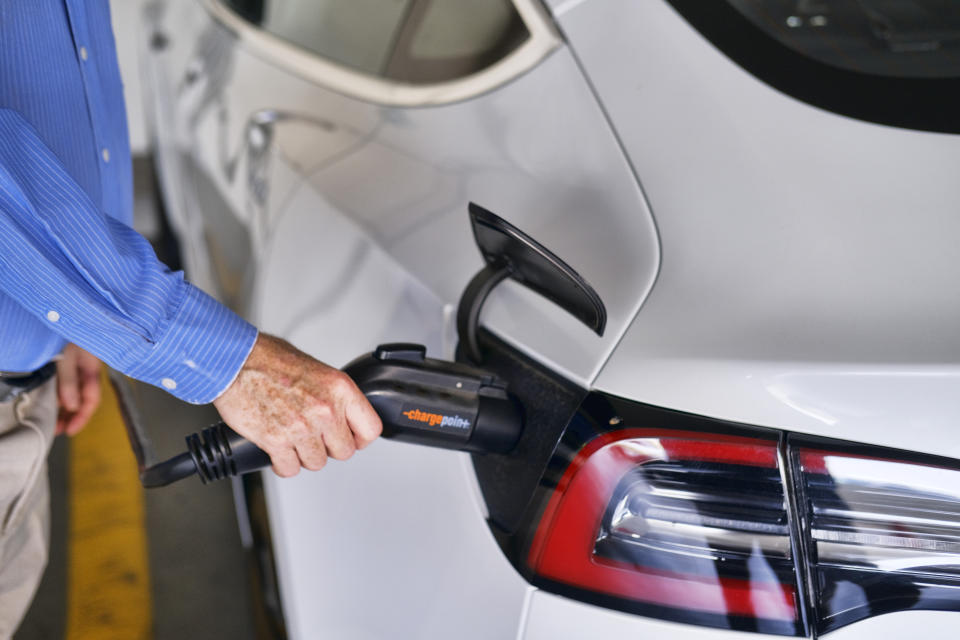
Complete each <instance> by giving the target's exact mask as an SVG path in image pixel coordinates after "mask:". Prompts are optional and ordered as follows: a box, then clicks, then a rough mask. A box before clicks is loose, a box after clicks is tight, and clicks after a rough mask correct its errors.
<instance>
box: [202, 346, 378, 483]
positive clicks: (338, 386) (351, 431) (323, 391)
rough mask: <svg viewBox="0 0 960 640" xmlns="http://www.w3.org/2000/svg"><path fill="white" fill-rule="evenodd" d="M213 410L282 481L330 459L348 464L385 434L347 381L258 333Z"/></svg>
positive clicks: (307, 357)
mask: <svg viewBox="0 0 960 640" xmlns="http://www.w3.org/2000/svg"><path fill="white" fill-rule="evenodd" d="M213 404H214V406H215V407H216V408H217V411H219V412H220V415H221V417H223V419H224V421H225V422H226V423H227V424H228V425H230V427H231V428H232V429H233V430H234V431H236V432H237V433H239V434H240V435H242V436H243V437H245V438H247V439H248V440H250V441H252V442H253V443H254V444H256V445H257V446H258V447H260V448H261V449H263V450H264V451H266V452H267V453H268V454H270V459H271V461H272V462H273V470H274V471H275V472H276V474H277V475H279V476H283V477H288V476H294V475H296V474H297V472H299V471H300V466H301V465H302V466H303V467H305V468H307V469H310V470H311V471H317V470H319V469H321V468H322V467H323V465H324V464H326V462H327V458H328V457H330V458H334V459H336V460H346V459H347V458H349V457H350V456H351V455H353V452H354V451H355V450H357V449H362V448H364V447H365V446H367V445H368V444H370V443H371V442H373V441H374V440H375V439H376V438H377V436H379V435H380V431H381V430H382V429H383V426H382V425H381V423H380V417H379V416H377V414H376V412H375V411H374V410H373V407H371V406H370V403H369V402H367V399H366V397H365V396H364V395H363V393H361V391H360V389H358V388H357V385H355V384H354V383H353V381H352V380H351V379H350V378H349V376H347V375H346V374H345V373H343V372H341V371H340V370H339V369H334V368H332V367H328V366H327V365H325V364H323V363H322V362H319V361H318V360H315V359H313V358H311V357H310V356H308V355H307V354H305V353H303V352H302V351H299V350H298V349H297V348H296V347H294V346H292V345H291V344H289V343H287V342H285V341H283V340H280V339H279V338H275V337H273V336H269V335H266V334H263V333H261V334H260V336H259V337H258V338H257V342H256V344H255V345H254V347H253V351H251V352H250V357H248V358H247V362H246V363H245V364H244V365H243V368H242V369H241V370H240V373H239V375H237V379H236V380H234V382H233V384H232V385H230V387H229V388H228V389H227V390H226V391H225V392H223V394H221V395H220V397H219V398H217V399H216V400H214V401H213Z"/></svg>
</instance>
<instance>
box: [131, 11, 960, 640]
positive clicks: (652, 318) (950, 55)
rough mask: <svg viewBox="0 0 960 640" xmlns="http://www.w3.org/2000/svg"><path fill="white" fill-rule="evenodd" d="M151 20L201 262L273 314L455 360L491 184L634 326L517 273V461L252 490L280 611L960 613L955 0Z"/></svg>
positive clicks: (923, 630)
mask: <svg viewBox="0 0 960 640" xmlns="http://www.w3.org/2000/svg"><path fill="white" fill-rule="evenodd" d="M146 28H147V30H148V36H149V37H148V38H147V40H148V41H149V43H150V45H149V47H148V49H147V51H145V64H144V67H145V69H146V72H147V75H148V78H149V82H148V85H149V97H150V102H151V111H152V121H153V127H154V142H155V149H156V154H157V160H158V167H159V174H160V179H161V184H162V190H163V195H164V198H165V201H166V206H167V210H168V215H169V218H170V220H171V223H172V225H173V227H174V229H175V231H176V232H177V235H178V236H179V238H180V241H181V244H182V252H183V257H184V262H185V266H186V269H187V272H188V276H189V277H190V278H191V279H192V280H193V282H195V283H197V284H198V285H200V286H201V287H203V288H205V289H207V290H208V291H210V292H211V293H213V294H214V295H217V296H218V297H219V298H220V299H221V300H223V301H224V302H226V303H227V304H229V305H231V306H232V307H233V308H234V309H236V310H237V311H238V312H240V313H242V314H243V315H244V316H246V317H247V318H249V319H250V320H251V321H253V322H254V323H256V324H257V325H258V326H260V327H261V328H262V329H263V330H265V331H268V332H272V333H275V334H278V335H280V336H283V337H285V338H287V339H288V340H290V341H291V342H293V343H294V344H296V345H298V346H299V347H301V348H303V349H304V350H306V351H308V352H309V353H311V354H312V355H314V356H316V357H318V358H320V359H322V360H324V361H326V362H329V363H331V364H335V365H337V366H342V365H344V364H346V363H347V362H349V361H350V360H352V359H353V358H354V357H356V356H358V355H360V354H362V353H365V352H370V351H371V350H372V349H373V348H374V347H375V346H376V345H377V344H379V343H385V342H400V341H403V342H415V343H420V344H423V345H426V347H427V350H428V353H429V355H430V356H432V357H434V358H441V359H446V360H453V359H454V358H456V357H458V352H457V342H458V338H457V330H456V309H457V304H458V301H459V299H460V297H461V293H462V292H463V290H464V287H465V286H466V285H467V283H468V282H469V281H470V279H471V277H472V276H473V275H474V274H475V273H476V272H477V271H478V270H480V269H481V268H482V267H483V266H484V257H485V256H482V255H481V252H480V251H479V250H478V247H477V244H476V242H475V238H474V236H473V233H472V230H471V221H470V218H469V217H468V213H467V211H468V203H469V202H474V203H476V204H478V205H480V206H482V207H483V208H485V209H487V210H489V211H491V212H493V213H495V214H496V215H498V216H499V217H500V218H502V219H503V220H506V221H507V222H508V223H509V224H510V225H512V227H514V228H516V229H518V230H519V231H520V232H522V233H523V234H526V235H527V236H529V237H530V238H532V239H533V240H535V241H536V242H537V243H540V244H541V245H543V246H544V247H546V248H547V249H548V250H549V251H550V252H552V254H553V255H554V256H556V257H557V258H558V259H559V260H561V261H562V262H564V263H566V264H567V265H569V268H570V270H571V271H572V272H575V273H576V274H578V276H579V277H580V278H582V280H583V281H584V282H585V283H586V284H587V286H588V287H589V288H590V289H591V290H592V291H594V292H595V294H596V297H597V299H598V300H599V304H600V306H599V307H596V308H597V309H601V308H602V310H603V312H604V313H605V324H603V323H601V326H598V323H597V322H593V323H592V326H588V324H590V323H587V322H584V319H583V317H577V316H576V315H574V313H568V311H571V310H572V308H571V307H570V306H569V305H563V304H560V305H558V304H557V302H556V299H557V298H561V300H560V301H561V302H563V300H562V298H563V296H562V295H555V296H554V298H555V299H554V300H551V299H548V297H549V296H547V297H545V296H544V295H541V294H542V293H544V290H545V289H544V287H541V290H540V291H536V290H533V289H531V288H529V287H526V286H523V284H522V283H520V282H517V281H516V280H508V281H507V282H505V283H503V284H501V285H500V286H498V287H497V288H496V289H495V290H493V291H492V293H491V294H490V296H489V299H488V301H487V304H486V306H485V307H484V309H483V314H482V316H481V318H480V322H481V324H482V326H483V327H484V329H485V331H482V332H480V334H479V336H480V345H479V346H480V349H481V350H482V354H483V355H482V359H483V363H482V365H483V366H484V367H488V368H489V369H490V370H491V371H494V372H495V373H496V374H497V375H499V376H500V377H502V378H503V379H505V380H506V381H507V382H508V384H509V387H510V389H511V391H512V392H513V393H514V394H516V396H517V397H518V398H519V400H520V402H521V403H522V404H523V407H524V410H525V416H526V420H525V427H524V431H523V435H522V437H521V439H520V441H519V443H518V444H517V445H516V447H515V448H514V449H513V450H512V452H511V453H509V454H497V453H487V454H482V453H475V454H468V453H464V452H456V451H449V450H443V449H436V448H428V447H423V446H417V445H412V444H408V443H403V442H397V441H391V440H388V439H381V440H380V441H378V442H377V443H376V444H374V445H373V446H372V447H370V448H369V449H367V450H365V451H362V452H360V453H358V454H357V455H355V456H354V457H353V458H352V459H351V460H350V461H349V462H347V463H338V462H333V463H331V464H329V465H328V466H327V468H325V469H324V470H323V471H321V472H319V473H308V472H303V473H301V474H300V475H298V476H297V477H296V478H294V479H290V480H282V479H279V478H277V477H275V476H274V475H273V474H269V473H267V474H263V475H262V477H259V479H258V478H251V479H248V482H247V483H246V485H245V487H246V492H245V495H246V498H247V500H246V501H245V500H241V501H240V502H239V504H238V508H239V510H240V512H241V513H242V514H249V516H250V517H249V518H247V517H246V515H245V516H244V522H243V527H244V528H245V527H247V520H250V521H252V523H253V524H252V529H250V530H247V529H246V528H245V529H244V531H245V535H246V536H247V538H246V539H247V541H248V543H249V544H250V545H251V546H252V547H254V548H256V549H257V550H258V552H259V554H260V558H261V560H262V562H261V575H260V580H261V583H262V584H263V586H264V595H265V598H264V602H265V603H266V606H267V609H268V610H269V612H270V614H271V615H272V619H273V621H274V625H275V626H274V630H275V633H276V635H277V636H278V637H281V636H283V635H284V634H285V635H286V636H287V637H289V638H296V639H302V638H321V637H324V638H338V639H340V638H346V639H352V638H357V639H373V638H460V639H473V638H476V639H484V640H485V639H489V638H517V639H518V640H558V639H561V638H606V637H617V638H621V637H634V638H659V637H671V638H680V639H683V640H694V639H703V640H712V639H714V638H716V640H723V639H724V638H730V639H733V638H744V639H748V638H759V637H763V636H765V635H797V636H812V637H816V636H819V635H825V634H829V637H831V638H835V639H836V640H850V639H854V638H873V639H877V638H891V639H892V638H903V637H906V636H907V635H908V634H922V636H923V637H924V638H955V637H956V635H957V629H958V628H960V243H958V238H960V179H958V170H960V137H958V136H957V134H958V133H960V116H958V114H960V102H958V98H957V96H958V95H960V91H957V88H958V84H960V80H958V77H960V62H958V61H960V49H958V39H960V20H958V16H957V9H956V8H955V7H954V3H952V2H948V1H947V2H944V1H942V0H902V1H899V2H897V1H893V2H891V1H882V0H847V1H845V2H840V1H837V2H816V1H810V0H795V1H794V0H724V1H721V0H713V1H711V2H704V1H703V0H544V1H543V2H540V1H538V0H285V1H283V2H281V1H280V0H205V1H202V2H200V1H196V0H165V1H157V2H154V3H152V4H151V5H150V10H149V13H148V20H147V27H146ZM486 257H489V256H486ZM527 284H531V283H530V282H528V283H527ZM533 284H534V285H536V284H537V283H533ZM541 284H542V283H541ZM536 288H537V287H536V286H534V289H536ZM546 290H547V291H546V292H547V293H548V294H549V293H550V291H549V286H546ZM553 293H554V294H556V293H557V292H556V291H554V292H553ZM565 308H566V310H565ZM601 333H602V335H600V334H601ZM459 357H461V358H463V350H462V349H461V350H460V352H459ZM261 489H262V491H261ZM264 504H265V509H264ZM724 629H731V630H733V631H726V630H724Z"/></svg>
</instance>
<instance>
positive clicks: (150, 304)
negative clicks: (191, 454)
mask: <svg viewBox="0 0 960 640" xmlns="http://www.w3.org/2000/svg"><path fill="white" fill-rule="evenodd" d="M132 207H133V198H132V180H131V162H130V149H129V143H128V141H127V122H126V116H125V113H124V104H123V89H122V85H121V82H120V75H119V70H118V67H117V59H116V51H115V48H114V41H113V33H112V31H111V27H110V13H109V7H108V1H107V0H0V370H2V371H31V370H33V369H36V368H37V367H39V366H41V365H42V364H43V363H45V362H46V361H48V360H50V359H51V358H52V357H54V356H55V355H56V354H58V353H59V352H60V351H61V350H62V349H63V347H64V344H65V343H66V342H73V343H75V344H78V345H80V346H81V347H83V348H84V349H86V350H87V351H90V352H91V353H93V354H95V355H97V356H98V357H99V358H101V359H102V360H103V361H104V362H106V363H107V364H109V365H110V366H112V367H113V368H115V369H117V370H119V371H122V372H123V373H125V374H127V375H129V376H131V377H133V378H137V379H139V380H143V381H145V382H148V383H151V384H154V385H158V386H160V387H163V388H165V389H167V390H169V391H170V392H171V393H173V394H174V395H176V396H177V397H179V398H181V399H183V400H186V401H188V402H193V403H205V402H210V401H212V400H213V399H214V398H216V397H217V396H218V395H219V394H220V393H221V392H222V391H223V390H225V389H226V387H227V386H229V384H230V382H231V381H232V380H233V378H234V376H235V375H236V373H237V372H238V371H239V369H240V367H241V366H242V364H243V362H244V361H245V360H246V357H247V355H248V354H249V352H250V349H251V348H252V346H253V342H254V340H255V338H256V329H255V328H254V327H253V326H251V325H250V324H248V323H247V322H245V321H244V320H242V319H241V318H239V317H238V316H236V315H235V314H234V313H233V312H231V311H229V310H228V309H226V308H225V307H223V306H222V305H220V304H219V303H218V302H216V301H215V300H213V299H212V298H210V297H209V296H207V295H206V294H205V293H203V292H202V291H200V290H199V289H197V288H196V287H194V286H192V285H191V284H189V283H187V282H186V281H184V279H183V274H182V273H180V272H172V271H170V270H169V269H168V268H167V267H165V266H164V265H163V264H161V263H160V262H159V261H158V260H157V258H156V256H155V255H154V253H153V250H152V249H151V247H150V245H149V243H148V242H147V241H146V240H144V238H142V237H141V236H140V235H138V234H137V233H136V232H135V231H133V230H132V229H131V228H130V226H129V225H130V224H131V221H132Z"/></svg>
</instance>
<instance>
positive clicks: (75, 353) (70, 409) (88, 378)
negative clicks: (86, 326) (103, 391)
mask: <svg viewBox="0 0 960 640" xmlns="http://www.w3.org/2000/svg"><path fill="white" fill-rule="evenodd" d="M57 398H58V399H59V401H60V412H59V413H58V415H57V435H59V434H61V433H66V434H67V435H68V436H75V435H77V434H78V433H80V431H81V430H82V429H83V428H84V427H85V426H87V421H88V420H89V419H90V416H92V415H93V412H94V411H96V409H97V407H98V406H99V405H100V361H99V360H97V357H96V356H94V355H91V354H89V353H87V352H86V351H84V350H83V349H81V348H80V347H78V346H77V345H75V344H68V345H67V346H66V347H65V348H64V350H63V355H62V356H61V357H60V360H58V361H57Z"/></svg>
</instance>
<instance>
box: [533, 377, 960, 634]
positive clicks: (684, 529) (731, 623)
mask: <svg viewBox="0 0 960 640" xmlns="http://www.w3.org/2000/svg"><path fill="white" fill-rule="evenodd" d="M650 424H658V425H663V424H668V425H676V426H677V428H676V429H669V428H644V427H643V426H642V425H650ZM627 425H629V426H627ZM542 483H543V486H544V487H546V488H548V492H547V493H546V494H545V495H544V496H543V497H542V499H541V500H540V501H539V502H537V503H536V505H539V507H537V511H535V512H534V511H531V513H530V516H529V517H530V521H529V528H527V529H526V532H528V533H529V534H530V535H529V537H526V534H521V535H524V538H523V540H525V541H526V542H527V544H526V546H524V547H522V548H523V549H525V552H524V555H523V556H522V559H520V560H519V564H520V565H521V569H522V570H523V571H524V572H525V573H526V574H527V575H528V576H529V577H530V578H531V580H532V581H533V582H534V584H536V585H538V586H540V587H542V588H545V589H548V590H551V591H554V592H557V593H561V594H564V595H568V596H570V597H575V598H580V599H584V600H587V601H590V602H594V603H596V604H600V605H604V606H609V607H613V608H618V609H622V610H624V611H630V612H633V613H638V614H641V615H646V616H651V617H657V618H664V619H669V620H676V621H683V622H690V623H695V624H701V625H709V626H716V627H721V628H729V629H740V630H752V631H760V632H764V633H774V634H783V635H806V634H811V633H826V632H829V631H832V630H834V629H837V628H839V627H842V626H844V625H847V624H850V623H853V622H856V621H858V620H861V619H863V618H866V617H870V616H875V615H879V614H882V613H889V612H893V611H905V610H910V609H939V610H949V611H960V463H957V462H956V461H952V460H947V459H943V458H936V457H933V456H925V455H920V454H913V453H909V452H904V451H896V450H891V449H881V448H877V447H869V446H866V445H857V444H854V443H848V442H841V441H836V440H828V439H812V438H809V437H804V436H797V435H793V434H786V433H783V432H777V431H773V430H765V429H755V428H750V427H745V426H743V425H735V424H731V423H723V422H719V421H713V420H709V419H706V418H700V417H697V416H691V415H689V414H681V413H677V412H672V411H667V410H664V409H658V408H655V407H648V406H645V405H637V404H635V403H630V402H626V401H622V400H620V399H615V398H610V397H609V396H600V395H599V394H594V395H592V396H591V397H589V398H588V400H587V401H586V402H585V403H584V408H582V409H581V412H580V413H578V415H577V417H576V418H575V419H574V421H573V422H571V424H570V425H569V426H568V428H567V431H566V432H565V434H564V436H563V438H562V440H561V442H560V444H559V445H558V447H557V450H556V452H555V453H554V456H553V458H552V459H551V462H550V464H549V466H548V469H547V473H546V474H545V475H544V476H543V480H542ZM537 514H539V515H537Z"/></svg>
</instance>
